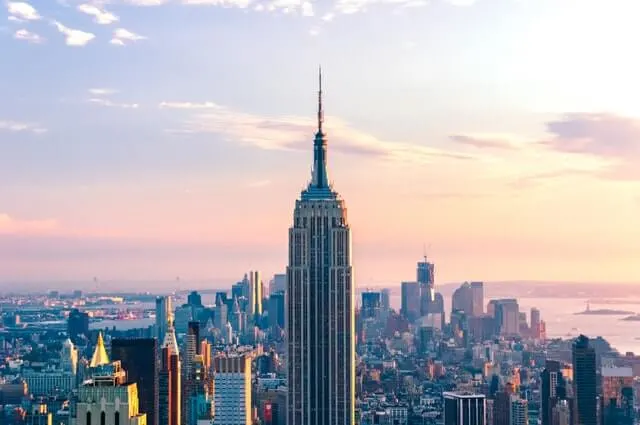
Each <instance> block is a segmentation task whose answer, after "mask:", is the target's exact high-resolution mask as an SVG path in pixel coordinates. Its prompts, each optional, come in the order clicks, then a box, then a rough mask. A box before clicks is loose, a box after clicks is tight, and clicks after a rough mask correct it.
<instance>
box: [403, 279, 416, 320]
mask: <svg viewBox="0 0 640 425" xmlns="http://www.w3.org/2000/svg"><path fill="white" fill-rule="evenodd" d="M400 289H401V300H400V305H401V306H400V314H402V316H403V317H404V318H405V319H407V320H408V321H410V322H413V321H414V320H416V319H417V318H418V317H420V284H419V283H418V282H402V284H401V287H400Z"/></svg>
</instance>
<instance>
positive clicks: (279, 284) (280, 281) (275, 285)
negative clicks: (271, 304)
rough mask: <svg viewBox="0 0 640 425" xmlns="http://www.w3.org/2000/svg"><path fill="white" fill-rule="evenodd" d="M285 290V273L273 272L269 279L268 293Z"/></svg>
mask: <svg viewBox="0 0 640 425" xmlns="http://www.w3.org/2000/svg"><path fill="white" fill-rule="evenodd" d="M286 290H287V275H286V274H275V275H273V279H272V280H271V284H270V285H269V293H271V294H273V293H274V292H280V291H282V292H284V291H286Z"/></svg>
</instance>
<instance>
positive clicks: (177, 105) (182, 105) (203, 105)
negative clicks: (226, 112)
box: [158, 102, 221, 109]
mask: <svg viewBox="0 0 640 425" xmlns="http://www.w3.org/2000/svg"><path fill="white" fill-rule="evenodd" d="M158 107H159V108H160V109H217V108H221V106H219V105H217V104H215V103H213V102H200V103H198V102H161V103H160V104H159V105H158Z"/></svg>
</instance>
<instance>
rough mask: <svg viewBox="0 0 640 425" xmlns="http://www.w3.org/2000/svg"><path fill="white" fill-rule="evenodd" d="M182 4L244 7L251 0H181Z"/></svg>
mask: <svg viewBox="0 0 640 425" xmlns="http://www.w3.org/2000/svg"><path fill="white" fill-rule="evenodd" d="M182 4H186V5H193V6H221V7H238V8H240V9H244V8H246V7H248V6H249V5H250V4H251V0H182Z"/></svg>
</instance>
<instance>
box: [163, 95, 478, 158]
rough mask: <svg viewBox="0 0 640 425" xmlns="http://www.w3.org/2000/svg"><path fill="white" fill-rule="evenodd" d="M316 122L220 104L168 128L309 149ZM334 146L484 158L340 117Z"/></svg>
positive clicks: (382, 154) (364, 152) (375, 153)
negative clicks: (379, 133)
mask: <svg viewBox="0 0 640 425" xmlns="http://www.w3.org/2000/svg"><path fill="white" fill-rule="evenodd" d="M314 127H315V122H314V120H313V119H311V118H302V117H297V116H280V117H269V116H260V115H254V114H249V113H245V112H240V111H235V110H232V109H230V108H227V107H224V106H220V107H218V108H214V109H210V110H208V111H206V112H201V113H198V114H196V115H193V116H192V117H191V118H190V119H188V120H187V121H186V122H184V124H183V126H182V128H180V129H177V130H168V132H170V133H177V134H198V133H215V134H219V135H221V136H223V137H225V138H226V139H228V140H229V141H233V142H237V143H242V144H245V145H250V146H255V147H257V148H260V149H265V150H304V149H308V148H309V146H310V144H311V139H312V138H313V133H314ZM326 128H327V130H328V137H329V139H330V145H331V149H333V150H335V151H337V152H341V153H343V154H350V155H359V156H364V157H369V158H379V159H390V160H399V161H415V162H428V161H430V160H433V159H436V158H439V159H443V158H444V159H451V160H466V159H479V158H482V157H481V156H480V155H479V154H478V155H470V154H464V153H458V152H453V151H445V150H440V149H435V148H430V147H427V146H424V145H420V144H414V143H406V142H393V141H387V140H381V139H378V138H377V137H376V136H374V135H372V134H369V133H366V132H363V131H360V130H357V129H354V128H353V127H351V126H350V125H349V124H348V123H346V122H345V121H343V120H340V119H339V118H335V117H329V118H328V119H327V122H326Z"/></svg>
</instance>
